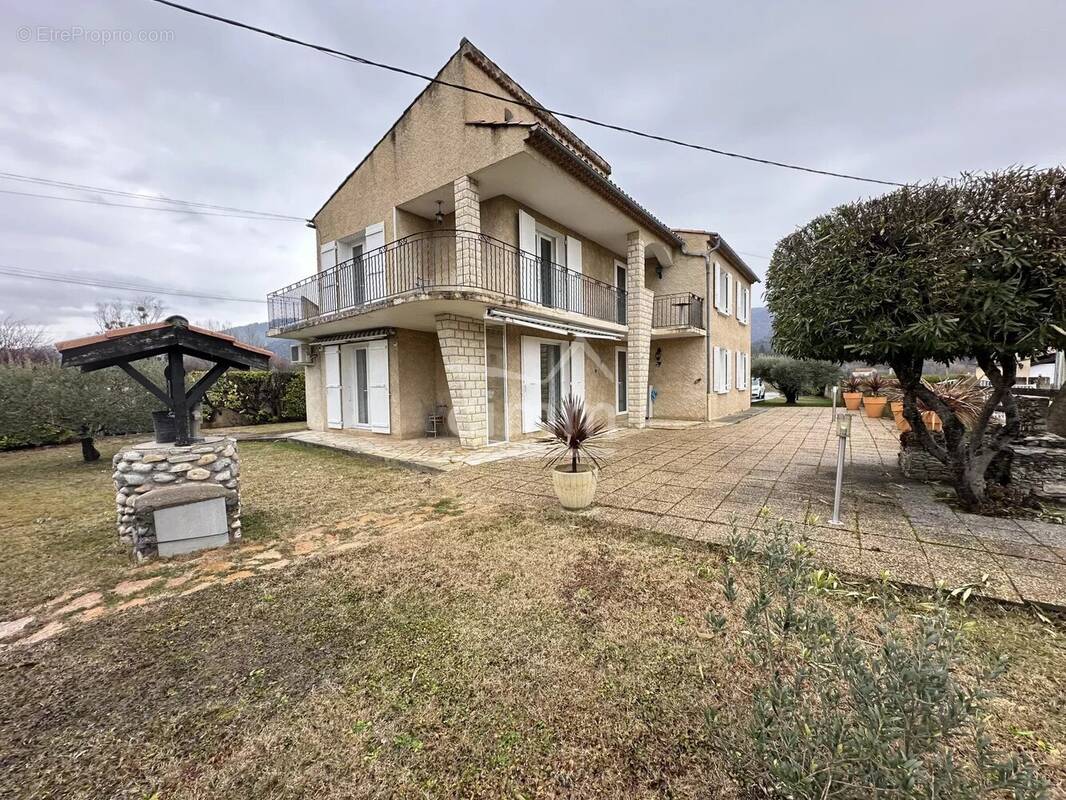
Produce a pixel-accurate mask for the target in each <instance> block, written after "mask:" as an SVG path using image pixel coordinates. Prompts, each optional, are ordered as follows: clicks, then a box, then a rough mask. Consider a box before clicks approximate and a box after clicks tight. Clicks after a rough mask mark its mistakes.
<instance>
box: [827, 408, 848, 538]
mask: <svg viewBox="0 0 1066 800" xmlns="http://www.w3.org/2000/svg"><path fill="white" fill-rule="evenodd" d="M836 427H837V439H839V442H838V443H837V485H836V492H835V493H834V495H833V518H832V519H831V520H829V524H830V525H843V524H844V523H843V522H841V521H840V496H841V494H843V491H844V453H845V452H846V450H847V447H848V436H849V435H850V434H851V415H850V414H847V413H844V414H838V415H837V416H836Z"/></svg>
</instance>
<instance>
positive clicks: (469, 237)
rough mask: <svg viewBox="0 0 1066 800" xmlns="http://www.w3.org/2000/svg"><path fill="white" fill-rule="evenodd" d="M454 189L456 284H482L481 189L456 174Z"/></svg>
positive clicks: (473, 181)
mask: <svg viewBox="0 0 1066 800" xmlns="http://www.w3.org/2000/svg"><path fill="white" fill-rule="evenodd" d="M453 188H454V191H455V228H456V230H457V231H459V233H458V234H456V239H455V271H456V279H457V280H458V282H459V285H460V286H472V287H475V288H479V289H482V288H485V285H484V281H483V275H482V267H481V238H480V236H479V234H480V233H481V192H480V188H479V187H478V184H477V181H476V180H474V179H473V178H471V177H470V176H469V175H463V176H462V177H461V178H457V179H456V181H455V183H454V184H453Z"/></svg>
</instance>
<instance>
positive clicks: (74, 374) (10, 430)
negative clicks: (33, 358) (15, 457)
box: [0, 361, 163, 450]
mask: <svg viewBox="0 0 1066 800" xmlns="http://www.w3.org/2000/svg"><path fill="white" fill-rule="evenodd" d="M138 367H139V368H140V369H141V370H142V371H143V372H144V373H145V374H146V375H148V376H149V377H150V378H152V379H153V380H154V381H156V382H157V383H162V374H163V369H162V365H161V364H160V363H158V362H156V361H145V362H142V364H139V365H138ZM158 408H160V404H159V401H158V400H156V399H155V398H154V397H152V396H151V395H149V394H148V392H146V391H145V390H144V389H143V388H142V387H140V386H138V385H137V384H136V383H134V382H133V381H132V380H130V378H129V377H127V376H126V374H125V373H124V372H121V371H119V370H117V369H102V370H97V371H96V372H81V371H80V370H76V369H71V368H66V369H64V368H63V367H60V366H59V365H58V364H31V365H23V364H19V365H14V364H6V365H0V450H11V449H15V448H19V447H36V446H39V445H46V444H62V443H64V442H70V441H73V440H74V439H76V438H77V436H76V434H77V432H78V430H79V429H80V428H82V426H85V427H86V428H87V429H88V430H89V432H90V433H91V434H92V435H94V436H99V435H117V434H126V433H143V432H145V431H150V430H152V412H153V411H155V410H157V409H158Z"/></svg>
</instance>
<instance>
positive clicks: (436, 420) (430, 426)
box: [426, 405, 448, 439]
mask: <svg viewBox="0 0 1066 800" xmlns="http://www.w3.org/2000/svg"><path fill="white" fill-rule="evenodd" d="M447 418H448V406H445V405H438V406H436V407H435V410H434V413H432V414H426V436H427V438H428V437H430V436H432V437H433V438H434V439H436V438H437V437H438V436H440V434H441V433H445V432H447V430H448V427H447V423H446V421H447Z"/></svg>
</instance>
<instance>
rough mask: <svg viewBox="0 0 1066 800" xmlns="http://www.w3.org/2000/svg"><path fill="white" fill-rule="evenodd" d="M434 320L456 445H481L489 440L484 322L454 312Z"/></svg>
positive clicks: (438, 316)
mask: <svg viewBox="0 0 1066 800" xmlns="http://www.w3.org/2000/svg"><path fill="white" fill-rule="evenodd" d="M436 320H437V339H439V340H440V354H441V357H442V358H443V359H444V374H445V375H446V376H447V378H448V394H449V395H450V396H451V400H452V411H453V413H454V414H455V427H456V429H457V430H458V432H459V444H461V445H462V446H463V447H484V446H485V445H487V444H488V441H489V440H488V431H489V427H488V426H489V417H488V400H487V398H486V389H487V387H486V385H485V323H484V322H482V321H481V320H477V319H471V318H470V317H460V316H458V315H456V314H438V315H437V317H436Z"/></svg>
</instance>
